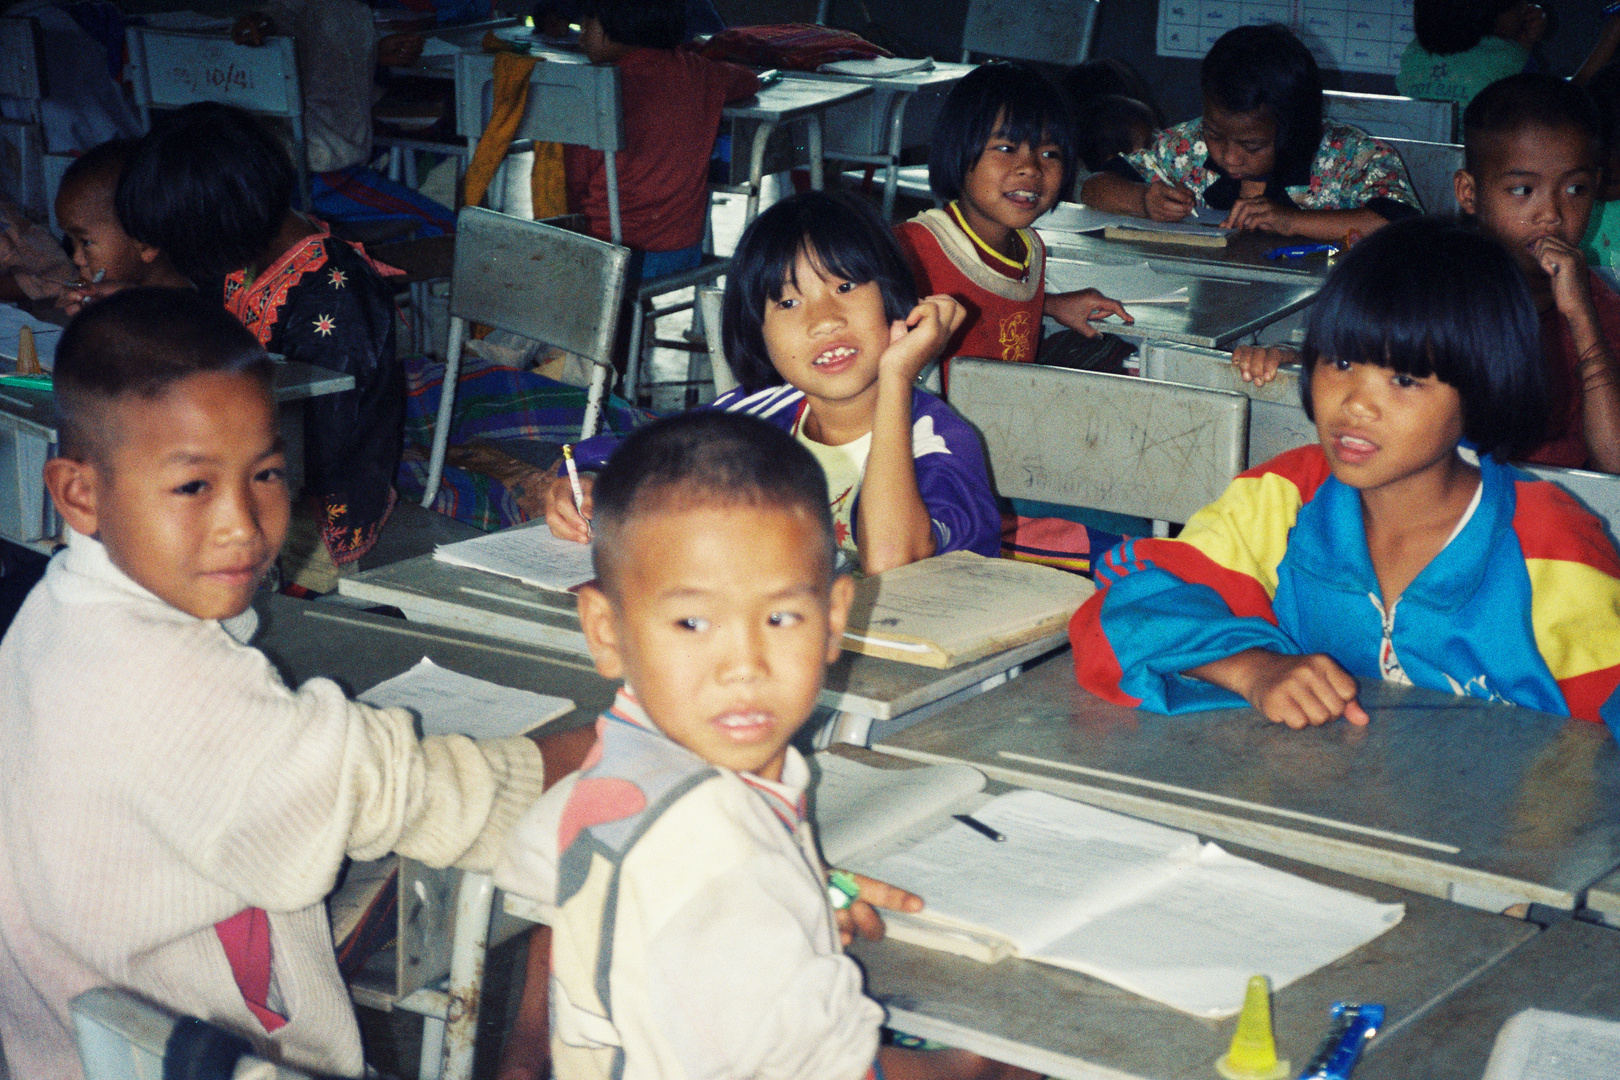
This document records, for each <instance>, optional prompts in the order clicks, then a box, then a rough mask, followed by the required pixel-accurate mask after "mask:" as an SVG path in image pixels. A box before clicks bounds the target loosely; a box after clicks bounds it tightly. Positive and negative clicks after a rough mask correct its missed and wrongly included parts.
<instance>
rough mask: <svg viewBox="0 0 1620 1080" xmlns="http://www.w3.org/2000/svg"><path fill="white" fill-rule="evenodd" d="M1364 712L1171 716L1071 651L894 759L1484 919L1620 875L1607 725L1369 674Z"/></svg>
mask: <svg viewBox="0 0 1620 1080" xmlns="http://www.w3.org/2000/svg"><path fill="white" fill-rule="evenodd" d="M1361 701H1362V703H1363V705H1365V706H1366V707H1367V710H1368V711H1369V712H1370V713H1371V714H1372V723H1371V724H1370V725H1369V726H1368V727H1366V728H1356V727H1353V726H1351V725H1349V724H1346V723H1343V722H1335V723H1332V724H1329V725H1326V726H1324V727H1321V728H1315V729H1312V730H1308V731H1300V732H1296V731H1289V730H1286V729H1284V728H1282V727H1280V726H1277V725H1273V724H1270V723H1268V722H1267V721H1266V720H1265V719H1264V718H1262V717H1261V716H1260V715H1259V713H1257V712H1255V711H1254V710H1252V709H1226V710H1219V711H1214V712H1204V713H1191V714H1185V715H1181V716H1160V715H1157V714H1154V713H1148V712H1143V711H1138V710H1135V709H1128V708H1124V707H1122V706H1117V705H1110V704H1108V703H1107V702H1104V701H1102V700H1100V699H1098V698H1096V697H1093V696H1092V695H1090V694H1087V693H1085V692H1084V691H1082V690H1081V689H1080V688H1079V687H1078V686H1077V685H1076V684H1075V680H1074V669H1073V666H1072V664H1071V663H1070V662H1069V657H1068V656H1067V655H1060V656H1058V657H1057V658H1056V659H1054V660H1052V661H1049V662H1047V663H1045V664H1042V665H1040V666H1039V667H1036V668H1034V669H1033V670H1030V671H1028V672H1026V673H1024V675H1022V676H1021V677H1020V678H1018V679H1016V680H1013V681H1012V682H1010V683H1008V684H1007V685H1005V686H1001V687H997V688H996V689H994V690H991V691H990V692H988V693H986V694H984V695H982V696H980V697H976V698H972V699H970V700H968V701H964V702H962V703H960V704H958V705H956V706H954V707H952V708H949V709H946V710H943V711H942V712H940V713H938V714H937V715H935V716H933V717H931V718H929V719H928V720H925V721H923V722H922V723H920V724H917V725H915V726H913V727H911V728H908V729H907V730H905V731H902V732H900V733H899V734H898V735H895V736H893V737H891V738H889V739H887V740H885V741H884V742H883V743H881V744H880V746H879V749H882V750H885V751H888V752H890V753H894V754H898V755H900V756H902V757H909V758H914V759H917V760H921V761H963V762H966V763H968V764H970V765H974V766H977V767H978V768H980V769H982V770H983V771H984V772H985V773H986V774H987V775H989V776H992V777H994V778H996V779H999V780H1004V781H1006V782H1008V783H1013V784H1019V785H1022V786H1025V787H1034V788H1041V789H1044V790H1047V791H1052V792H1055V793H1056V794H1059V795H1066V796H1068V797H1070V798H1075V799H1079V800H1081V801H1083V802H1089V803H1094V804H1096V805H1098V806H1104V807H1107V808H1109V809H1112V810H1119V811H1122V812H1124V813H1129V814H1135V815H1137V816H1139V817H1144V818H1148V819H1150V820H1153V821H1160V822H1163V823H1165V824H1168V825H1174V826H1177V827H1179V828H1183V829H1188V830H1190V831H1193V832H1197V833H1199V834H1202V835H1208V836H1212V837H1215V838H1218V839H1226V840H1232V841H1236V842H1239V843H1244V844H1248V845H1250V846H1253V847H1257V848H1261V849H1263V850H1266V851H1272V852H1276V853H1278V854H1281V855H1286V856H1288V857H1290V858H1297V859H1301V860H1304V861H1307V862H1311V863H1314V864H1318V865H1322V866H1327V867H1332V868H1334V869H1338V870H1342V871H1344V872H1346V873H1351V874H1356V875H1358V876H1361V877H1365V878H1370V879H1373V880H1376V881H1383V882H1388V883H1390V884H1394V885H1399V886H1402V887H1404V888H1409V889H1413V890H1415V891H1418V892H1424V893H1428V894H1431V895H1435V896H1442V897H1449V898H1450V899H1452V900H1455V901H1457V902H1459V903H1463V904H1467V905H1469V906H1472V907H1479V908H1484V909H1487V910H1496V911H1500V910H1503V909H1504V908H1506V907H1508V906H1509V905H1511V904H1514V903H1518V902H1522V901H1533V902H1537V903H1542V904H1547V905H1550V906H1553V907H1557V908H1564V909H1570V908H1574V907H1575V906H1576V904H1577V903H1578V902H1579V899H1580V897H1581V895H1582V893H1583V892H1584V891H1585V890H1586V888H1587V887H1588V886H1589V885H1591V884H1592V883H1593V882H1595V881H1598V880H1599V879H1600V878H1602V877H1603V876H1604V875H1605V874H1607V873H1609V871H1611V870H1613V869H1615V867H1616V866H1620V749H1617V748H1616V746H1615V743H1614V739H1613V737H1612V736H1611V735H1610V734H1609V733H1608V731H1607V730H1606V729H1605V728H1604V727H1603V726H1602V725H1601V724H1593V723H1589V722H1587V721H1583V720H1569V719H1565V718H1563V717H1555V716H1549V715H1547V714H1544V713H1538V712H1534V711H1532V710H1529V709H1519V708H1514V707H1512V706H1506V705H1490V704H1484V703H1481V702H1478V701H1474V700H1472V699H1465V698H1455V697H1452V696H1450V695H1447V694H1440V693H1436V692H1434V691H1429V690H1417V689H1409V688H1408V689H1403V688H1398V687H1391V686H1387V685H1384V684H1381V683H1375V682H1372V681H1370V680H1363V681H1362V683H1361Z"/></svg>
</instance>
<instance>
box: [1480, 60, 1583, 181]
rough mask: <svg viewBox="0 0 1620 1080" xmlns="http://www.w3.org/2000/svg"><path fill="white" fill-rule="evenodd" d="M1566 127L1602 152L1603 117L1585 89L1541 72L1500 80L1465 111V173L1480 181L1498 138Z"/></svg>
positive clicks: (1526, 73) (1492, 84)
mask: <svg viewBox="0 0 1620 1080" xmlns="http://www.w3.org/2000/svg"><path fill="white" fill-rule="evenodd" d="M1562 127H1573V128H1575V129H1577V130H1578V131H1580V132H1581V133H1582V134H1584V135H1586V136H1587V137H1588V138H1589V139H1591V140H1592V150H1593V153H1594V154H1596V153H1597V151H1598V147H1599V144H1601V143H1602V141H1603V114H1602V112H1601V111H1600V110H1599V109H1598V106H1597V102H1595V101H1593V100H1592V95H1591V94H1588V93H1587V92H1586V90H1585V89H1584V88H1582V87H1579V86H1576V85H1575V84H1574V83H1572V82H1566V81H1565V80H1563V79H1559V78H1555V77H1554V76H1552V75H1543V74H1539V73H1535V72H1523V73H1521V74H1518V75H1509V76H1508V77H1507V78H1505V79H1498V80H1496V81H1495V82H1493V83H1491V84H1490V85H1489V86H1487V87H1486V88H1485V89H1483V90H1481V91H1480V92H1479V93H1478V94H1476V95H1474V100H1473V101H1470V102H1469V103H1468V107H1467V108H1466V109H1464V110H1463V157H1464V159H1465V160H1464V168H1466V169H1467V170H1468V171H1469V172H1471V173H1473V174H1474V176H1475V177H1476V178H1478V176H1479V171H1480V167H1481V165H1482V163H1483V157H1484V154H1485V152H1486V146H1487V145H1488V144H1489V143H1491V142H1492V141H1493V140H1494V139H1496V138H1497V137H1498V136H1502V135H1512V134H1514V133H1516V132H1518V131H1522V130H1523V129H1525V128H1546V129H1547V130H1549V131H1551V130H1554V129H1557V128H1562Z"/></svg>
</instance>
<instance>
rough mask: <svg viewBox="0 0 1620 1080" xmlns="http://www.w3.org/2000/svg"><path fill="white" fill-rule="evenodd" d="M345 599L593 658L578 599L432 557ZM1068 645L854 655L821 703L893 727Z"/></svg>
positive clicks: (388, 571) (359, 578) (357, 586)
mask: <svg viewBox="0 0 1620 1080" xmlns="http://www.w3.org/2000/svg"><path fill="white" fill-rule="evenodd" d="M338 591H339V592H340V593H342V594H343V595H344V596H348V597H353V598H354V599H357V600H366V601H368V602H370V603H374V604H392V605H394V606H395V607H398V608H399V609H400V610H401V611H403V612H405V613H406V615H408V616H409V617H410V618H412V619H416V620H420V622H422V623H427V624H432V625H434V626H445V627H452V628H456V629H460V630H464V631H471V632H474V633H480V634H487V635H489V636H491V637H495V638H500V639H503V640H506V641H513V642H519V643H524V644H528V645H538V646H545V647H550V648H553V649H560V650H563V651H565V652H569V653H572V654H574V655H576V656H585V655H587V651H586V648H585V639H584V636H583V635H581V634H580V632H579V614H578V612H577V611H576V610H575V606H574V598H573V597H572V596H570V595H568V594H565V593H558V592H552V591H550V590H548V589H540V588H536V587H534V586H532V585H525V584H524V583H523V582H521V581H517V580H515V579H513V578H504V577H501V576H499V575H497V574H489V573H485V572H484V571H482V570H473V569H469V568H467V567H464V566H452V565H450V564H449V563H444V562H439V561H437V560H435V559H434V558H433V557H432V556H431V555H423V556H420V557H418V558H414V559H406V560H404V561H402V562H397V563H393V564H391V565H389V566H381V567H378V568H377V569H375V570H368V571H366V572H364V573H361V574H356V575H354V576H353V577H346V578H342V579H340V580H339V582H338ZM1066 640H1067V637H1066V634H1064V633H1061V632H1060V633H1057V634H1051V635H1048V636H1046V637H1044V638H1040V639H1038V640H1036V641H1032V642H1029V643H1028V644H1025V645H1020V646H1017V647H1015V648H1012V649H1009V650H1007V651H1006V652H1003V653H998V654H996V655H995V656H989V657H985V658H984V659H982V660H977V661H974V662H973V663H969V664H962V665H960V666H958V667H955V668H949V669H946V670H943V671H941V670H939V669H937V668H925V667H918V666H917V665H915V664H901V663H898V662H896V661H893V660H884V659H882V658H880V657H875V656H863V655H861V654H859V653H851V652H846V653H844V655H843V656H841V657H839V659H838V660H837V661H836V662H835V663H833V665H832V666H831V667H830V668H829V669H828V671H827V678H826V684H825V686H824V687H823V689H822V691H821V697H820V703H821V704H822V705H825V706H827V707H829V708H833V709H841V710H845V711H848V712H853V713H858V714H860V715H862V716H870V717H872V718H874V719H875V720H878V721H887V720H892V719H893V718H895V717H897V716H900V715H901V714H903V713H908V712H911V711H912V710H914V709H919V708H922V707H924V706H927V705H931V704H933V703H935V702H937V701H940V700H941V699H943V698H945V697H947V696H949V695H952V694H956V693H960V692H961V691H963V690H966V689H970V688H972V687H975V686H977V685H978V684H980V683H982V682H983V681H984V680H985V679H988V678H990V677H991V676H993V675H998V674H1000V673H1002V672H1004V671H1006V670H1008V669H1009V668H1011V667H1013V666H1015V665H1018V664H1022V663H1023V662H1024V661H1026V660H1029V659H1031V658H1032V657H1036V656H1039V655H1041V654H1042V653H1046V652H1050V651H1051V650H1053V649H1055V648H1060V647H1061V646H1062V645H1063V644H1064V643H1065V642H1066Z"/></svg>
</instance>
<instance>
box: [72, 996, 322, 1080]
mask: <svg viewBox="0 0 1620 1080" xmlns="http://www.w3.org/2000/svg"><path fill="white" fill-rule="evenodd" d="M70 1008H71V1009H72V1012H73V1032H74V1034H75V1035H76V1036H77V1038H78V1043H79V1060H80V1061H81V1062H82V1063H83V1065H84V1075H85V1080H162V1077H163V1058H164V1055H165V1053H166V1052H167V1050H168V1044H169V1036H170V1034H171V1033H172V1032H173V1031H174V1025H175V1017H174V1015H173V1014H172V1013H170V1012H168V1011H167V1010H164V1009H161V1008H159V1007H158V1006H156V1005H153V1004H152V1003H150V1002H148V1001H145V1000H143V999H141V998H139V997H136V996H135V995H134V994H131V993H130V992H128V991H127V990H116V989H114V988H112V987H110V986H100V987H97V988H95V989H94V990H86V991H85V992H84V993H82V994H80V995H79V996H78V997H76V998H74V999H73V1003H72V1005H71V1006H70ZM182 1075H189V1074H182ZM309 1075H310V1074H309V1073H306V1072H302V1071H300V1070H297V1069H289V1068H286V1067H284V1066H277V1065H273V1064H271V1063H270V1062H268V1061H265V1060H263V1059H262V1058H256V1057H251V1056H249V1057H244V1058H242V1059H241V1060H240V1061H238V1063H237V1066H236V1070H235V1072H234V1073H233V1074H232V1076H233V1078H234V1080H297V1078H300V1077H308V1076H309Z"/></svg>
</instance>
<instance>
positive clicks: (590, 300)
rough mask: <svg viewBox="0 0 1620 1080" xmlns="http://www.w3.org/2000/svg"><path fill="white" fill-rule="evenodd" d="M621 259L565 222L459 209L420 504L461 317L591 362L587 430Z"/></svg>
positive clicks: (431, 482) (584, 432)
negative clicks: (439, 385) (440, 375)
mask: <svg viewBox="0 0 1620 1080" xmlns="http://www.w3.org/2000/svg"><path fill="white" fill-rule="evenodd" d="M629 259H630V249H629V248H625V247H620V246H618V245H616V244H607V243H603V242H602V241H600V240H596V239H593V238H591V237H589V236H582V235H580V234H579V233H573V232H569V231H567V230H566V229H559V228H556V227H555V226H552V225H546V224H544V223H542V222H538V221H525V220H523V219H522V218H515V217H510V216H508V215H506V214H497V213H495V212H494V211H493V210H485V209H483V208H482V207H476V206H469V207H465V208H463V209H462V211H461V213H460V215H459V216H458V217H457V219H456V253H455V265H454V267H453V268H452V271H451V276H450V343H449V348H448V349H447V350H446V356H445V362H444V386H443V389H442V390H441V392H440V395H439V416H438V421H437V423H436V424H435V425H434V428H433V449H432V452H431V455H430V457H429V459H428V478H427V490H426V492H425V493H424V495H423V496H422V505H423V506H432V505H433V499H434V497H435V496H436V495H437V494H438V491H439V480H440V478H441V477H442V476H443V474H444V455H445V450H446V449H447V448H448V445H449V438H450V417H451V413H452V410H453V409H454V407H455V397H456V382H457V379H458V378H459V376H460V372H461V350H462V347H463V344H464V339H465V337H466V324H467V322H468V321H471V320H476V321H478V322H479V323H482V324H484V325H486V326H493V327H495V328H496V329H498V330H509V331H511V332H512V333H514V334H521V335H523V336H524V337H528V338H535V339H537V340H540V341H546V342H549V343H550V344H552V345H556V346H557V347H558V348H562V349H566V350H568V351H569V352H571V353H576V354H578V355H580V356H583V357H585V358H586V359H587V360H590V361H591V362H592V363H594V364H595V365H596V367H595V371H594V373H593V374H592V377H591V388H590V394H589V397H588V398H587V401H586V405H585V419H584V423H583V424H582V425H581V427H580V436H581V437H582V438H583V437H587V436H589V435H591V434H592V433H594V432H595V431H596V427H597V423H598V421H599V419H600V417H601V409H602V399H603V398H604V397H605V396H606V393H607V381H608V372H609V371H611V370H612V363H613V333H614V329H615V327H616V325H617V316H618V312H619V307H620V305H621V304H622V302H623V297H624V277H625V266H626V264H627V263H628V262H629Z"/></svg>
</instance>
